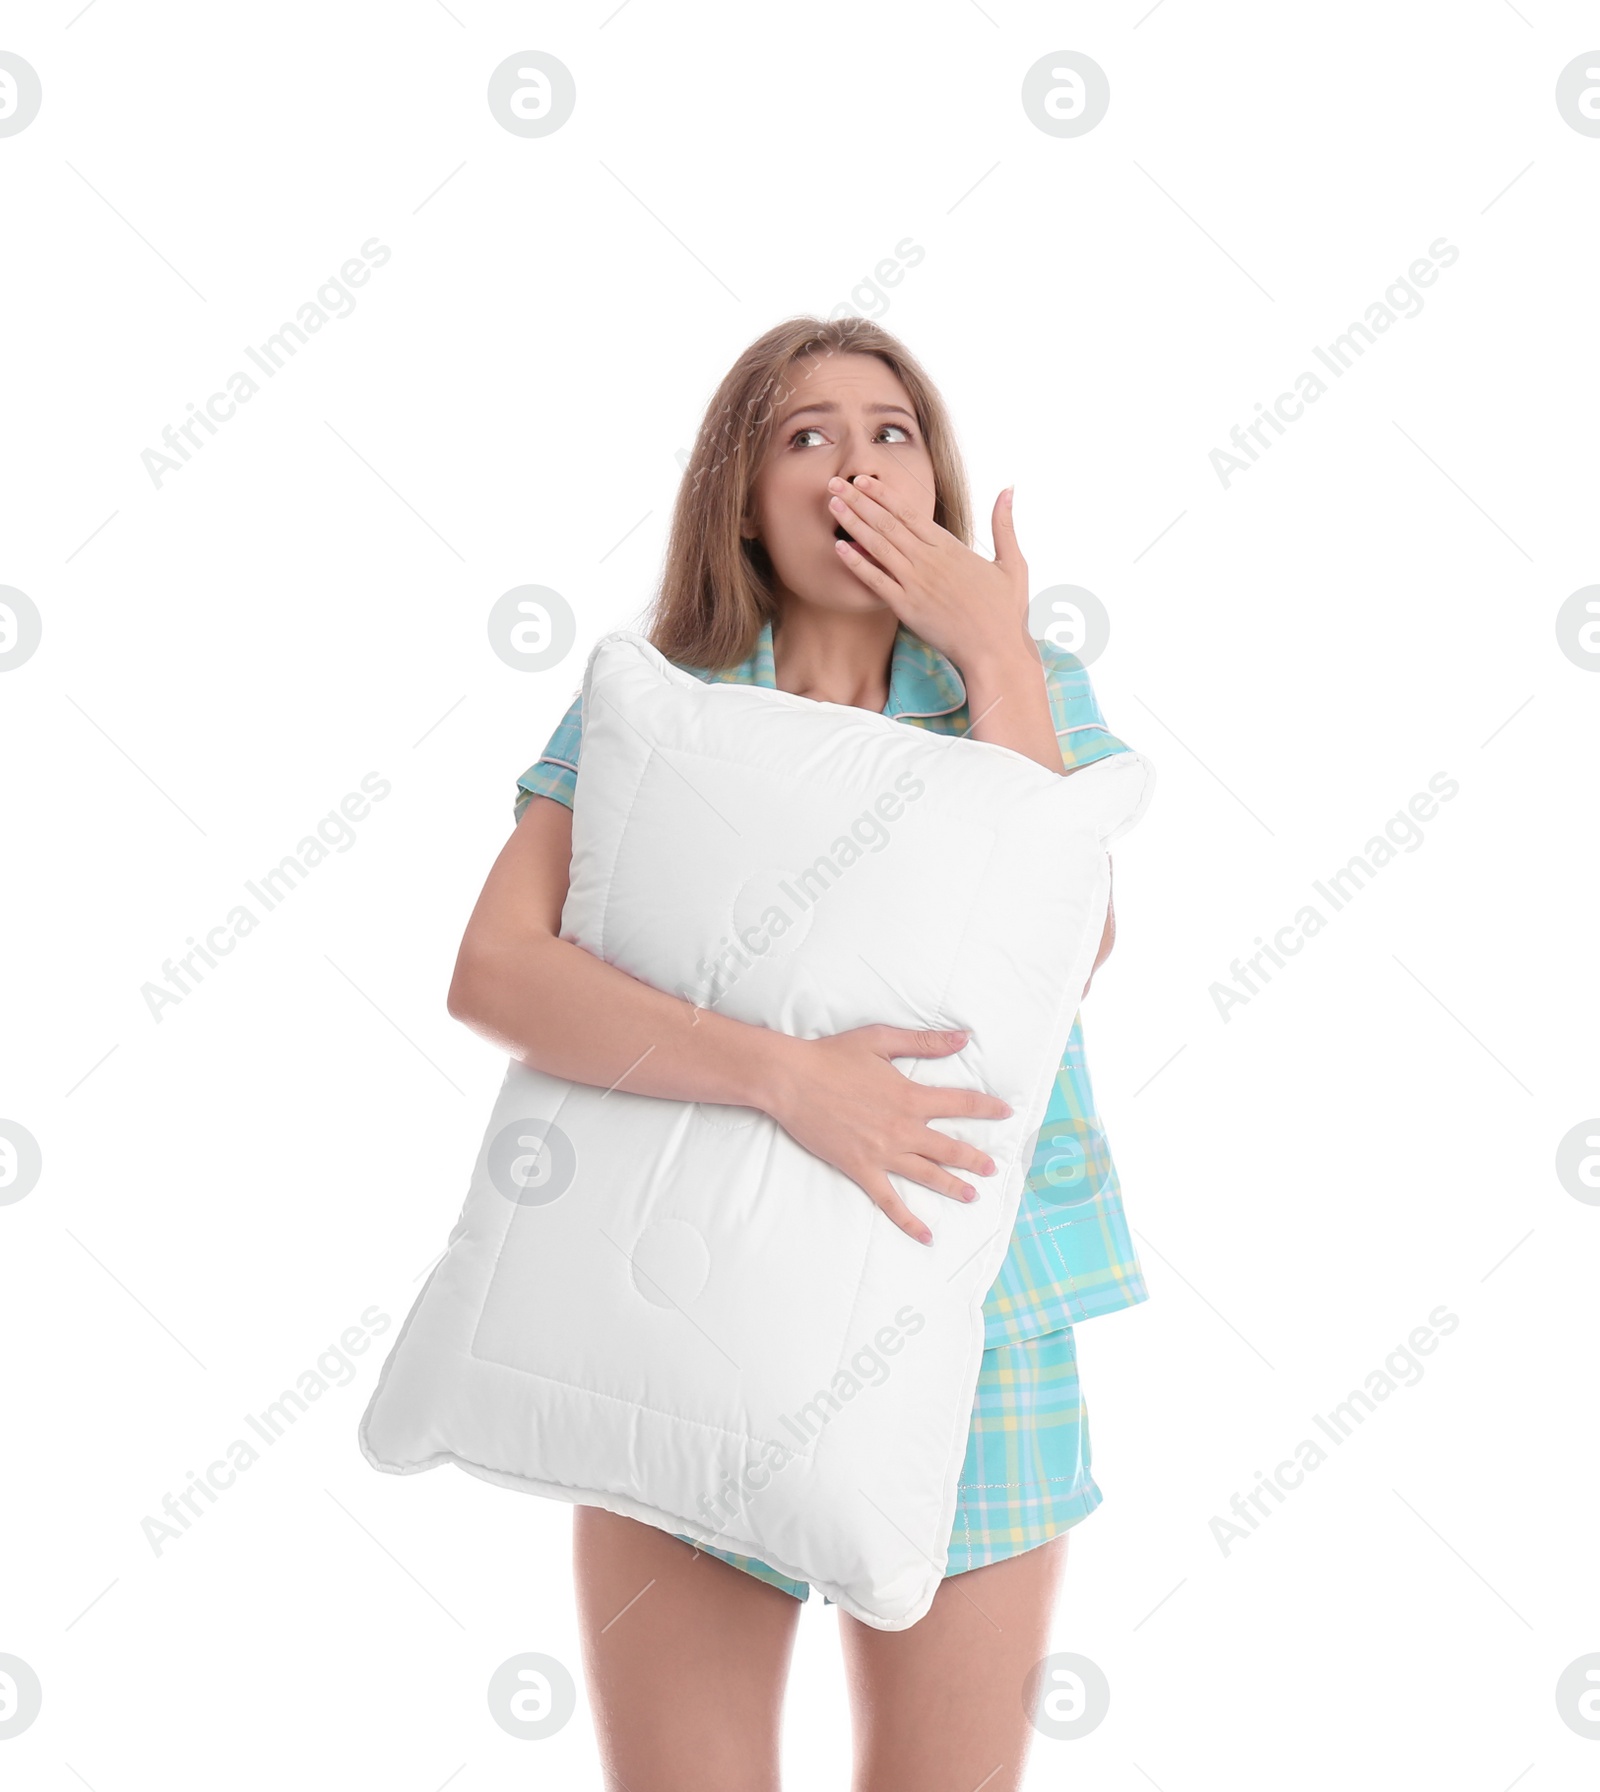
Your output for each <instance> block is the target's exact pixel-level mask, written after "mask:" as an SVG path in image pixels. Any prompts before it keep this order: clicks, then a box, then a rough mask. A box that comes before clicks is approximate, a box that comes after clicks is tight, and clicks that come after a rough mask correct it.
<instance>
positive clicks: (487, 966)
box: [447, 931, 792, 1111]
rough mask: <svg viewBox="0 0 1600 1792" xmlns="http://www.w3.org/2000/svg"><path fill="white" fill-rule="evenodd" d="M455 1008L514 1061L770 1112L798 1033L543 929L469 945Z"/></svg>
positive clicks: (585, 1079)
mask: <svg viewBox="0 0 1600 1792" xmlns="http://www.w3.org/2000/svg"><path fill="white" fill-rule="evenodd" d="M447 1006H448V1008H449V1011H450V1013H451V1014H452V1015H454V1016H455V1018H456V1019H457V1020H460V1021H464V1022H465V1023H466V1024H467V1025H468V1026H469V1027H471V1028H472V1029H473V1031H474V1032H476V1033H479V1034H481V1035H482V1036H483V1037H484V1038H485V1039H487V1040H488V1041H489V1042H490V1043H491V1044H493V1045H496V1046H498V1047H500V1049H501V1050H503V1051H505V1052H507V1053H509V1054H510V1055H511V1056H512V1057H514V1058H517V1059H519V1060H520V1061H521V1062H523V1063H525V1064H527V1065H529V1066H530V1067H531V1068H532V1069H535V1070H542V1071H544V1072H546V1073H547V1074H548V1075H550V1076H559V1077H565V1078H566V1079H567V1080H568V1081H570V1082H575V1083H589V1084H591V1085H593V1086H595V1087H597V1088H602V1089H611V1088H620V1089H625V1090H627V1091H628V1092H629V1093H630V1094H634V1095H661V1096H666V1097H669V1098H671V1099H674V1100H678V1101H709V1102H720V1103H726V1104H728V1105H730V1106H733V1107H753V1108H760V1109H762V1110H763V1111H768V1110H767V1103H768V1102H769V1101H770V1100H771V1099H772V1097H773V1093H774V1091H775V1089H776V1086H777V1083H778V1080H779V1076H780V1070H781V1064H782V1061H783V1059H784V1054H785V1050H786V1048H787V1047H788V1046H789V1045H790V1044H791V1043H792V1042H791V1041H790V1040H789V1038H788V1035H786V1034H784V1033H779V1032H776V1031H774V1030H772V1029H769V1028H767V1027H759V1026H753V1025H751V1024H749V1023H748V1022H745V1021H738V1020H734V1019H732V1018H731V1017H729V1016H727V1015H723V1014H717V1013H715V1012H713V1011H711V1010H709V1009H704V1008H701V1009H696V1008H695V1007H694V1006H693V1005H692V1004H691V1003H689V1002H687V1001H685V1000H683V999H682V998H681V997H678V996H670V995H667V994H665V993H664V992H663V991H661V990H659V989H656V988H654V987H653V986H652V985H651V984H648V983H644V982H641V981H640V980H639V979H638V978H636V977H631V976H629V975H628V973H627V972H626V971H622V970H619V969H618V968H617V967H616V966H615V965H609V964H607V963H605V961H604V960H603V959H599V958H596V957H595V956H594V955H593V954H592V953H590V952H587V951H586V950H585V949H584V948H583V947H582V946H579V945H577V944H575V943H574V942H573V941H571V940H563V939H559V938H556V937H554V936H553V935H551V934H548V933H544V932H533V931H530V933H529V934H528V935H527V936H526V937H523V938H520V939H505V940H501V941H496V942H494V943H491V944H484V945H479V946H478V947H476V948H475V949H474V950H473V951H472V952H470V953H467V952H463V956H462V959H461V962H460V963H458V965H457V967H456V973H455V977H454V980H453V981H452V983H451V986H450V995H449V999H448V1003H447Z"/></svg>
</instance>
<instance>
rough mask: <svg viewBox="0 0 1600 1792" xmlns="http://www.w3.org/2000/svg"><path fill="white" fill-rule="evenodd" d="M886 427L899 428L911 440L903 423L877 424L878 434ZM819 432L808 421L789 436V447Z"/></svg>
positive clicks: (817, 434)
mask: <svg viewBox="0 0 1600 1792" xmlns="http://www.w3.org/2000/svg"><path fill="white" fill-rule="evenodd" d="M886 429H897V430H899V432H900V434H901V435H902V436H903V437H904V438H905V440H906V441H907V442H909V441H910V440H911V431H910V430H909V429H907V428H906V426H905V425H904V424H903V423H883V424H880V425H879V426H878V434H879V435H882V434H883V432H884V430H886ZM821 434H822V431H821V429H820V428H819V427H818V426H817V425H816V424H814V423H809V424H807V425H806V426H805V427H804V428H803V429H797V430H796V431H795V432H794V434H793V435H792V436H790V438H789V446H790V447H791V448H792V447H794V445H795V443H796V442H798V441H799V440H800V438H801V436H819V435H821Z"/></svg>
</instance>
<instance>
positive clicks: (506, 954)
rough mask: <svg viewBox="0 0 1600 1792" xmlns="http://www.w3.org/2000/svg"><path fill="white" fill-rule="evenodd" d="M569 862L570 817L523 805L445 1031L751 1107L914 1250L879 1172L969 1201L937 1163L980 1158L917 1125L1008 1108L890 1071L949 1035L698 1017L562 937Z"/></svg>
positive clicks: (484, 897) (459, 966) (572, 1068)
mask: <svg viewBox="0 0 1600 1792" xmlns="http://www.w3.org/2000/svg"><path fill="white" fill-rule="evenodd" d="M571 863H572V813H571V811H570V810H569V809H568V808H567V807H566V805H565V804H563V803H560V802H558V801H556V800H555V799H554V798H553V797H546V796H534V797H532V798H531V799H530V800H529V802H528V805H527V808H526V810H525V811H524V813H523V816H522V819H521V821H520V822H519V823H518V824H517V826H516V828H515V830H514V831H513V833H512V835H511V838H510V839H509V840H507V842H506V844H505V845H504V847H502V848H501V851H500V856H499V857H498V858H497V859H496V860H495V862H494V865H493V866H492V867H491V869H490V872H489V876H488V878H487V880H486V881H485V883H484V886H483V890H482V893H481V894H480V895H479V897H478V901H477V904H476V906H475V907H474V908H473V911H472V916H471V919H470V920H469V921H468V923H467V929H466V932H465V934H464V935H463V937H462V941H461V949H460V951H459V953H458V954H457V957H456V966H455V974H454V976H453V977H452V979H451V983H450V993H449V996H448V998H447V1002H446V1006H447V1007H448V1009H449V1012H450V1013H451V1014H452V1015H453V1016H454V1017H455V1019H457V1020H459V1021H463V1022H464V1023H465V1024H466V1025H468V1026H470V1027H471V1028H472V1029H473V1030H474V1032H477V1033H479V1034H481V1035H482V1036H483V1037H484V1038H485V1039H487V1040H489V1041H490V1042H491V1043H492V1044H494V1045H496V1046H498V1047H499V1048H500V1049H501V1050H503V1051H505V1052H507V1053H509V1054H510V1055H511V1056H512V1057H514V1058H516V1059H518V1060H519V1061H520V1062H522V1063H525V1064H527V1065H529V1066H530V1067H531V1068H533V1069H535V1070H542V1071H544V1072H546V1073H547V1074H548V1075H550V1076H558V1077H565V1078H566V1079H567V1080H569V1081H571V1082H576V1083H588V1084H591V1085H594V1086H596V1087H599V1088H603V1089H610V1088H626V1089H627V1090H628V1091H629V1092H630V1093H632V1094H635V1095H659V1096H665V1097H668V1098H671V1099H674V1100H678V1101H706V1102H722V1103H727V1104H729V1105H731V1106H736V1107H753V1108H759V1109H760V1110H761V1111H762V1112H764V1113H767V1114H770V1115H771V1116H772V1117H773V1118H774V1119H775V1120H776V1121H777V1122H778V1123H779V1125H781V1126H782V1127H783V1128H784V1129H785V1131H787V1132H789V1133H790V1134H791V1135H792V1136H793V1137H794V1138H796V1139H797V1140H798V1141H799V1142H800V1143H801V1144H802V1145H804V1146H805V1147H806V1148H807V1149H808V1150H810V1151H813V1152H814V1153H816V1155H818V1156H819V1157H822V1158H824V1159H825V1160H826V1161H827V1162H829V1163H831V1164H834V1165H835V1166H836V1167H837V1168H839V1169H842V1170H843V1171H844V1172H845V1174H846V1175H848V1176H850V1177H851V1178H852V1180H854V1181H855V1182H856V1183H858V1184H859V1185H860V1186H861V1188H863V1189H864V1190H865V1192H866V1193H867V1195H868V1196H869V1197H870V1198H871V1199H872V1200H873V1202H874V1203H875V1204H876V1205H877V1206H878V1207H879V1208H881V1209H882V1210H883V1212H884V1213H885V1214H886V1215H887V1216H888V1217H889V1218H890V1219H892V1220H893V1221H894V1223H895V1224H896V1225H897V1226H899V1227H900V1228H901V1229H902V1230H903V1231H905V1232H908V1233H910V1234H911V1236H912V1237H914V1238H918V1239H921V1240H922V1241H923V1242H924V1243H927V1242H930V1241H931V1234H929V1233H928V1231H927V1228H926V1227H925V1226H923V1224H922V1222H921V1221H920V1220H918V1218H917V1217H916V1215H915V1214H914V1213H912V1212H911V1210H910V1209H909V1208H908V1207H907V1206H906V1205H905V1203H904V1202H903V1201H902V1200H901V1199H900V1197H899V1196H898V1195H897V1194H896V1193H895V1191H894V1187H893V1184H891V1183H890V1182H889V1180H888V1176H887V1171H889V1170H894V1171H895V1172H896V1173H898V1174H901V1175H904V1176H906V1177H908V1178H909V1179H910V1180H913V1181H915V1182H919V1183H922V1184H924V1185H925V1186H927V1187H929V1188H932V1189H934V1190H935V1191H937V1192H938V1193H941V1194H946V1195H951V1196H953V1197H955V1198H956V1199H958V1200H959V1199H968V1198H971V1194H972V1193H974V1192H975V1191H971V1190H970V1185H969V1184H967V1183H964V1182H962V1181H961V1180H960V1178H959V1177H956V1176H953V1175H951V1174H950V1173H949V1171H948V1170H946V1169H944V1168H942V1167H941V1166H942V1165H946V1164H949V1165H957V1166H959V1167H961V1168H963V1169H966V1170H969V1171H972V1172H974V1173H976V1174H978V1175H989V1174H992V1173H993V1167H994V1166H993V1160H992V1159H990V1158H989V1156H988V1154H987V1153H986V1152H984V1151H981V1150H980V1149H978V1148H977V1147H976V1146H972V1145H967V1144H963V1143H961V1142H959V1141H958V1140H955V1139H952V1138H951V1137H950V1136H949V1135H948V1134H947V1133H942V1132H940V1131H938V1130H937V1129H936V1128H931V1127H929V1126H928V1125H927V1124H926V1122H927V1120H928V1119H929V1118H932V1117H933V1116H935V1115H942V1114H960V1115H974V1116H980V1117H984V1118H996V1117H999V1116H1002V1115H1004V1114H1008V1113H1009V1112H1010V1111H1011V1110H1010V1108H1009V1107H1008V1106H1007V1104H1006V1103H1005V1102H1003V1101H1001V1100H1000V1099H999V1097H997V1096H993V1095H986V1094H984V1093H983V1092H981V1091H979V1090H964V1089H949V1088H938V1087H930V1086H928V1085H925V1084H920V1083H913V1082H912V1081H911V1079H910V1078H909V1077H906V1076H903V1075H902V1074H901V1072H900V1071H899V1070H898V1069H896V1067H895V1066H894V1065H893V1064H892V1063H891V1062H890V1058H891V1057H911V1056H919V1057H934V1056H944V1055H947V1054H948V1053H950V1052H952V1051H957V1050H959V1049H960V1046H961V1044H962V1043H963V1040H962V1037H961V1036H960V1035H959V1034H948V1033H933V1032H924V1031H920V1030H916V1029H909V1028H903V1027H890V1026H868V1027H856V1028H853V1029H852V1030H851V1031H849V1032H846V1033H836V1034H830V1035H826V1036H824V1037H823V1038H821V1039H810V1040H807V1039H796V1038H793V1037H792V1036H791V1035H789V1034H787V1033H782V1032H779V1031H777V1030H776V1029H772V1028H768V1027H760V1026H754V1025H751V1024H750V1023H748V1022H745V1021H739V1020H734V1019H733V1018H732V1017H731V1016H729V1015H724V1014H718V1013H716V1012H715V1011H714V1010H711V1009H706V1008H700V1009H697V1008H695V1007H694V1006H693V1005H692V1004H691V1003H690V1002H688V1001H686V1000H684V999H683V998H681V997H678V996H671V995H668V994H666V993H665V992H664V991H662V990H659V989H656V988H654V987H653V986H652V985H650V984H648V983H645V982H642V981H641V980H640V979H638V978H636V977H632V976H630V975H629V974H628V973H627V972H626V971H623V970H620V969H618V968H617V967H616V966H615V965H609V964H607V963H606V962H605V961H604V960H603V959H600V958H597V957H595V956H594V954H593V953H591V952H588V951H586V950H585V949H584V948H583V947H582V946H580V945H578V944H577V943H576V942H575V941H572V940H564V939H562V938H561V937H560V935H561V910H562V906H563V904H564V903H565V901H566V898H567V880H568V875H569V871H570V867H571Z"/></svg>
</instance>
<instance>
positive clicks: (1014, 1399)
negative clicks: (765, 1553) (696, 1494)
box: [673, 1325, 1105, 1605]
mask: <svg viewBox="0 0 1600 1792" xmlns="http://www.w3.org/2000/svg"><path fill="white" fill-rule="evenodd" d="M1104 1497H1105V1496H1104V1495H1103V1494H1102V1493H1101V1491H1100V1489H1099V1488H1098V1487H1097V1486H1096V1485H1095V1481H1094V1476H1093V1475H1092V1474H1090V1472H1089V1415H1088V1413H1087V1412H1086V1411H1085V1410H1084V1405H1083V1396H1082V1394H1081V1393H1080V1392H1079V1389H1078V1353H1077V1347H1076V1345H1075V1343H1074V1341H1073V1336H1072V1327H1071V1326H1070V1325H1066V1326H1062V1327H1061V1329H1060V1330H1059V1331H1053V1332H1046V1333H1044V1334H1043V1336H1041V1337H1037V1338H1025V1339H1023V1341H1022V1342H1021V1343H1020V1344H1002V1345H998V1346H996V1348H995V1349H993V1350H986V1351H984V1353H983V1362H982V1366H981V1367H980V1369H979V1371H978V1387H977V1392H976V1394H975V1395H974V1398H973V1403H972V1424H971V1428H970V1429H969V1430H968V1433H967V1455H966V1461H965V1462H964V1463H963V1464H962V1467H961V1484H960V1488H959V1490H958V1492H957V1495H956V1516H955V1524H954V1526H953V1527H952V1530H951V1533H950V1554H949V1560H948V1563H947V1565H946V1567H945V1571H944V1578H945V1579H946V1580H948V1579H949V1578H950V1577H951V1576H952V1575H955V1574H965V1573H966V1572H967V1570H968V1569H970V1568H982V1567H984V1566H985V1565H986V1564H987V1563H989V1562H999V1561H1003V1560H1004V1559H1005V1558H1006V1557H1007V1556H1017V1555H1021V1554H1022V1553H1023V1552H1024V1551H1025V1550H1029V1549H1036V1548H1037V1547H1038V1546H1039V1545H1040V1544H1041V1543H1048V1542H1049V1541H1050V1539H1051V1538H1052V1537H1055V1536H1058V1535H1059V1534H1060V1533H1061V1532H1062V1531H1064V1530H1066V1529H1067V1527H1068V1526H1069V1525H1074V1524H1076V1523H1077V1522H1078V1520H1079V1519H1080V1518H1087V1517H1088V1516H1089V1514H1090V1513H1091V1512H1092V1511H1093V1510H1094V1509H1095V1507H1096V1506H1098V1505H1099V1504H1100V1501H1101V1500H1102V1499H1103V1498H1104ZM673 1534H674V1535H675V1536H678V1537H680V1538H681V1540H682V1541H683V1542H685V1543H695V1539H694V1538H693V1537H684V1536H682V1533H681V1532H674V1533H673ZM695 1547H696V1548H698V1549H701V1550H703V1551H704V1552H705V1554H707V1555H708V1556H716V1557H717V1558H718V1559H719V1560H720V1561H724V1562H728V1563H730V1564H731V1565H732V1566H733V1567H735V1568H742V1569H743V1570H744V1571H745V1573H746V1574H753V1575H754V1576H755V1577H756V1579H757V1580H764V1581H766V1582H767V1584H768V1585H769V1586H774V1587H778V1588H780V1589H781V1590H782V1591H783V1592H785V1593H790V1594H793V1596H794V1597H795V1598H796V1599H809V1598H810V1597H811V1585H810V1582H808V1581H803V1580H791V1579H790V1578H789V1577H788V1575H786V1574H780V1573H779V1572H778V1570H777V1569H776V1568H771V1567H769V1566H768V1565H767V1564H766V1563H765V1562H762V1561H759V1560H757V1559H756V1558H755V1557H754V1556H740V1555H733V1554H730V1553H729V1552H728V1551H726V1550H721V1549H713V1548H711V1546H710V1545H709V1544H706V1543H697V1544H695ZM824 1603H825V1604H828V1605H832V1604H833V1603H834V1602H833V1601H832V1600H831V1599H828V1598H827V1596H826V1595H824Z"/></svg>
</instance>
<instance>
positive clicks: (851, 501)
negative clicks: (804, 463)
mask: <svg viewBox="0 0 1600 1792" xmlns="http://www.w3.org/2000/svg"><path fill="white" fill-rule="evenodd" d="M828 489H829V491H830V492H831V493H832V495H833V496H834V497H835V498H839V499H842V500H843V502H844V505H845V507H846V508H845V509H840V508H839V506H838V505H835V506H834V511H833V514H834V515H835V516H836V517H838V518H839V519H840V520H841V521H842V522H843V523H844V525H845V527H846V528H847V529H849V530H850V533H851V534H852V535H854V534H855V530H854V529H853V528H851V525H850V522H849V520H848V513H849V511H854V512H855V514H856V516H857V517H858V518H860V520H861V522H862V524H863V526H864V527H866V528H870V529H872V530H874V531H876V533H877V534H878V536H879V537H880V538H881V539H883V540H884V541H888V542H894V543H897V544H904V543H905V542H906V541H907V540H908V539H915V540H917V541H925V542H932V541H933V540H934V539H935V537H934V533H933V531H934V528H935V527H936V525H935V524H933V523H931V522H925V521H924V520H923V519H922V518H921V517H919V516H915V515H913V514H912V513H911V511H909V510H907V509H904V508H903V507H902V506H901V505H899V504H896V503H895V502H894V501H893V500H892V499H891V498H890V495H889V491H888V488H887V487H886V486H885V485H884V483H883V481H882V480H881V479H879V478H878V477H877V475H876V474H874V473H858V474H857V475H856V479H855V483H854V484H851V482H850V481H849V480H847V479H844V480H830V481H829V485H828ZM871 545H872V544H871V543H870V542H869V543H868V546H869V547H870V546H871ZM873 552H874V553H876V552H877V549H876V548H873Z"/></svg>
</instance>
